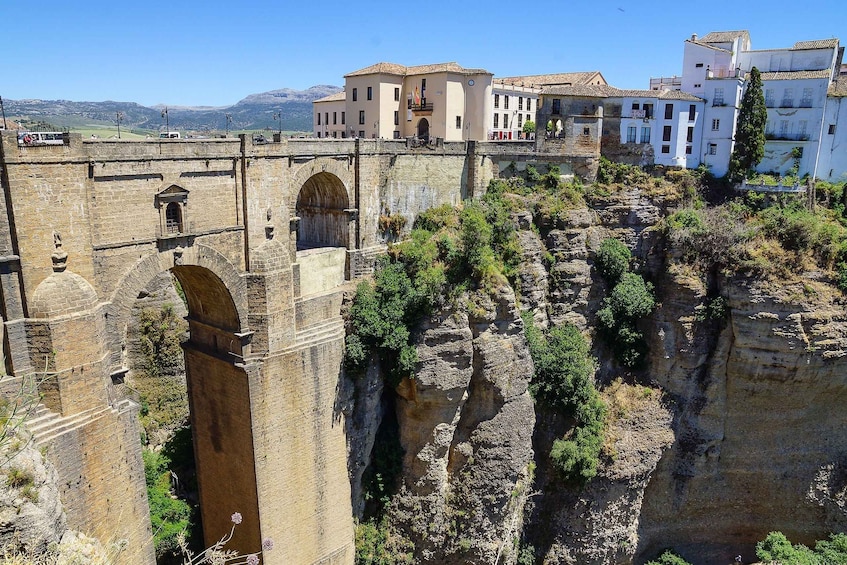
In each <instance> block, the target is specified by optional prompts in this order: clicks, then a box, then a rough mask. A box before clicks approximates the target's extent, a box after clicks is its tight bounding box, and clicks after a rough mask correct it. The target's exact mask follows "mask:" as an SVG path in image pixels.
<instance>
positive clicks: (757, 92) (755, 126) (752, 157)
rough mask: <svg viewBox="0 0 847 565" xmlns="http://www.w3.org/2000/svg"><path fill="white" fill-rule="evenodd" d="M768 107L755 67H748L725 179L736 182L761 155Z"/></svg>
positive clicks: (763, 150)
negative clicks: (747, 78) (748, 74)
mask: <svg viewBox="0 0 847 565" xmlns="http://www.w3.org/2000/svg"><path fill="white" fill-rule="evenodd" d="M767 123H768V109H767V106H765V95H764V94H763V93H762V76H761V74H760V73H759V69H757V68H756V67H753V68H752V69H751V70H750V81H749V82H748V83H747V88H746V89H745V90H744V95H743V96H742V97H741V109H740V110H739V111H738V121H737V123H736V127H735V147H734V149H733V150H732V156H731V157H730V158H729V179H730V180H731V181H733V182H738V181H740V180H741V179H742V178H744V177H745V176H746V175H747V174H749V172H750V171H751V170H752V169H753V168H754V167H755V166H756V165H758V164H759V162H760V161H761V160H762V157H764V156H765V126H766V125H767Z"/></svg>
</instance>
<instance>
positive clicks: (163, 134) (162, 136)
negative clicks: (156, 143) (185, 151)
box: [159, 131, 179, 139]
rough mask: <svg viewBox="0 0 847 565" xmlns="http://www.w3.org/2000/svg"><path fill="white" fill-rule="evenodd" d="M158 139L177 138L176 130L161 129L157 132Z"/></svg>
mask: <svg viewBox="0 0 847 565" xmlns="http://www.w3.org/2000/svg"><path fill="white" fill-rule="evenodd" d="M159 139H179V132H178V131H163V132H160V133H159Z"/></svg>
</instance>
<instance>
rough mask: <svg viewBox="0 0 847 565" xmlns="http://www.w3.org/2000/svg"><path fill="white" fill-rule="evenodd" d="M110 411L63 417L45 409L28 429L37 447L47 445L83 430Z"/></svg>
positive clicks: (29, 424) (86, 412)
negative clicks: (72, 431)
mask: <svg viewBox="0 0 847 565" xmlns="http://www.w3.org/2000/svg"><path fill="white" fill-rule="evenodd" d="M39 408H41V406H39ZM108 410H109V408H90V409H88V410H84V411H82V412H78V413H77V414H73V415H71V416H66V417H62V416H60V415H59V414H57V413H55V412H51V411H50V410H48V409H47V408H44V411H43V412H42V413H41V414H40V415H38V416H36V417H35V418H32V419H31V420H29V421H28V422H27V428H28V429H29V431H30V432H32V436H33V439H34V441H35V443H36V444H37V445H45V444H48V443H50V442H51V441H53V440H54V439H56V438H57V437H59V436H61V435H63V434H65V433H67V432H69V431H71V430H74V429H78V428H81V427H83V426H86V425H88V424H89V423H91V422H93V421H94V420H97V419H99V418H100V417H102V416H103V414H105V413H106V411H108Z"/></svg>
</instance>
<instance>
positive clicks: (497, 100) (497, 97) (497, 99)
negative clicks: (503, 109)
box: [494, 94, 500, 108]
mask: <svg viewBox="0 0 847 565" xmlns="http://www.w3.org/2000/svg"><path fill="white" fill-rule="evenodd" d="M494 107H495V108H499V107H500V95H499V94H495V95H494Z"/></svg>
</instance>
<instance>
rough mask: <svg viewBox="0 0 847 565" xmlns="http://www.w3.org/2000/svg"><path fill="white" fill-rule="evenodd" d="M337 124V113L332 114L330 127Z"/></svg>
mask: <svg viewBox="0 0 847 565" xmlns="http://www.w3.org/2000/svg"><path fill="white" fill-rule="evenodd" d="M336 124H338V112H333V113H332V125H336Z"/></svg>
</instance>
